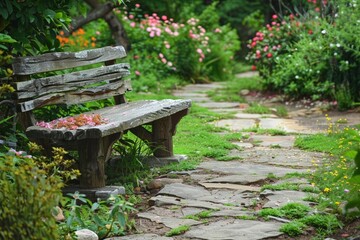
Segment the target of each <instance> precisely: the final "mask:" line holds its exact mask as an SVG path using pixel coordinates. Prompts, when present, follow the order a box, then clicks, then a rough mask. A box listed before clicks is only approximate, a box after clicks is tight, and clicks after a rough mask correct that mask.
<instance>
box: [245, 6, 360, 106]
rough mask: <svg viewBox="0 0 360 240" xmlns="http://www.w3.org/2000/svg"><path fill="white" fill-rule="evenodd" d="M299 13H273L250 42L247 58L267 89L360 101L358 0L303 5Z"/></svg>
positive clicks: (350, 102)
mask: <svg viewBox="0 0 360 240" xmlns="http://www.w3.org/2000/svg"><path fill="white" fill-rule="evenodd" d="M308 2H309V3H308V4H309V6H308V9H307V10H306V11H305V12H297V13H289V14H288V15H287V16H283V15H282V16H280V15H274V16H273V19H272V22H271V23H269V24H268V25H267V26H266V27H265V28H263V29H261V30H259V31H258V32H257V33H256V36H255V37H254V38H253V39H252V40H250V42H249V45H248V47H249V48H250V53H249V55H248V56H247V59H248V60H249V61H250V62H252V63H253V64H254V65H255V66H256V67H257V69H258V70H259V71H260V73H261V75H262V76H263V78H264V79H265V84H266V86H267V88H269V89H272V90H276V91H280V92H283V93H285V94H288V95H289V96H292V97H295V98H302V97H307V98H311V99H313V100H318V99H335V100H337V102H338V106H339V108H340V109H345V108H349V107H351V106H353V105H354V103H356V102H358V101H359V100H360V92H359V84H360V83H359V81H358V78H357V76H358V75H359V68H358V65H359V63H360V58H359V56H360V54H359V40H358V38H357V37H356V36H357V35H358V33H359V31H360V25H359V22H358V19H359V17H360V4H359V1H356V0H353V1H345V0H340V1H308Z"/></svg>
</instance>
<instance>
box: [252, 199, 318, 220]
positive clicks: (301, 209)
mask: <svg viewBox="0 0 360 240" xmlns="http://www.w3.org/2000/svg"><path fill="white" fill-rule="evenodd" d="M310 210H311V208H310V207H308V206H305V205H303V204H300V203H288V204H286V205H284V206H282V207H280V208H265V209H262V210H260V211H259V213H258V214H259V216H261V217H264V218H267V217H269V216H274V217H284V218H287V219H300V218H303V217H305V216H306V215H307V213H308V212H309V211H310Z"/></svg>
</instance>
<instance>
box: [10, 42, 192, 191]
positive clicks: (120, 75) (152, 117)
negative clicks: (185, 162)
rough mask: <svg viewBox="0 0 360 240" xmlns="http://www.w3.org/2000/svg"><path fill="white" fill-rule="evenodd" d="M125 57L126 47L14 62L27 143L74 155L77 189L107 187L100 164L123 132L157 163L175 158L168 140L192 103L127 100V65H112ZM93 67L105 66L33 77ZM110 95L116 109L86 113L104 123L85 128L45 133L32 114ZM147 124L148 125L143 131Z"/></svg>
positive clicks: (23, 58) (17, 95)
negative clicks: (143, 145) (144, 145)
mask: <svg viewBox="0 0 360 240" xmlns="http://www.w3.org/2000/svg"><path fill="white" fill-rule="evenodd" d="M125 56H126V52H125V50H124V48H123V47H122V46H116V47H104V48H98V49H92V50H85V51H80V52H57V53H47V54H43V55H40V56H35V57H19V58H15V59H14V62H13V71H14V77H15V83H14V87H15V89H16V98H17V104H18V108H19V114H18V117H19V122H20V123H21V124H22V125H23V126H24V127H26V135H27V136H28V137H29V139H30V140H31V141H34V142H37V143H39V144H41V145H42V146H44V147H45V148H46V149H51V147H52V146H60V147H64V148H65V149H68V150H76V151H78V154H79V170H80V172H81V176H80V187H81V188H87V189H90V188H101V187H104V186H105V172H104V163H105V162H106V161H107V160H108V159H109V156H110V154H111V149H112V145H113V143H114V142H115V141H116V140H118V139H119V138H121V137H122V135H123V134H124V133H126V132H127V131H130V132H132V133H133V134H135V135H136V136H137V137H139V138H140V139H142V140H144V141H146V142H147V143H149V146H150V147H151V148H152V149H153V152H154V156H155V157H156V158H158V159H160V161H161V159H163V158H166V159H175V160H176V156H174V153H173V143H172V137H173V135H174V134H175V130H176V125H177V124H178V123H179V121H180V120H181V118H182V117H183V116H185V115H186V114H187V113H188V109H189V107H190V105H191V101H190V100H171V99H166V100H160V101H149V100H148V101H137V102H127V101H126V99H125V93H126V92H127V91H130V90H131V82H130V80H127V79H125V76H127V75H129V73H130V72H129V64H127V63H118V64H116V62H115V61H116V60H117V59H121V58H124V57H125ZM96 63H103V66H101V67H94V68H91V69H88V70H82V71H75V72H71V73H66V74H58V75H54V76H49V77H42V78H37V79H36V78H34V77H33V75H35V74H39V73H45V72H54V71H58V70H64V69H73V68H75V67H82V66H89V65H90V66H91V65H93V64H96ZM92 67H93V66H92ZM98 83H101V85H99V84H98ZM110 97H114V99H115V103H116V105H115V106H111V107H106V108H102V109H99V110H96V111H91V112H88V113H87V114H100V115H101V116H102V117H103V118H106V119H108V122H107V123H105V124H101V125H97V126H83V127H79V128H78V129H76V130H69V129H49V128H44V127H39V126H36V125H35V123H36V120H35V119H34V115H33V113H32V111H33V110H35V109H38V108H41V107H44V106H48V105H53V104H66V105H73V104H79V103H85V102H88V101H94V100H100V99H106V98H110ZM145 125H149V126H151V127H145V128H144V126H145ZM149 129H151V131H150V130H149Z"/></svg>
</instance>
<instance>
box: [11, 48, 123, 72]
mask: <svg viewBox="0 0 360 240" xmlns="http://www.w3.org/2000/svg"><path fill="white" fill-rule="evenodd" d="M123 57H126V52H125V49H124V47H122V46H115V47H103V48H96V49H90V50H84V51H80V52H56V53H46V54H43V55H39V56H33V57H18V58H15V59H14V61H13V64H12V68H13V72H14V74H15V75H30V74H35V73H43V72H50V71H57V70H62V69H67V68H75V67H81V66H86V65H90V64H95V63H100V62H105V61H109V60H113V59H120V58H123Z"/></svg>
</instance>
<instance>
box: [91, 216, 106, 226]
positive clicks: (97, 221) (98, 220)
mask: <svg viewBox="0 0 360 240" xmlns="http://www.w3.org/2000/svg"><path fill="white" fill-rule="evenodd" d="M93 218H94V222H95V223H96V225H98V226H100V227H102V226H105V225H106V222H105V221H104V220H102V219H101V218H100V217H99V216H98V215H96V214H95V215H94V216H93Z"/></svg>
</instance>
